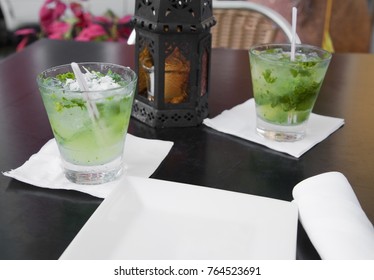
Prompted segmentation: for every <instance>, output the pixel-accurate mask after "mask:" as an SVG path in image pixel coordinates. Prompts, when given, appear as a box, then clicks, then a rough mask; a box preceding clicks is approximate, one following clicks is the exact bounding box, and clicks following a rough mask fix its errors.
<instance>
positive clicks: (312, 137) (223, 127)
mask: <svg viewBox="0 0 374 280" xmlns="http://www.w3.org/2000/svg"><path fill="white" fill-rule="evenodd" d="M203 123H204V124H205V125H207V126H209V127H211V128H214V129H216V130H218V131H221V132H224V133H227V134H231V135H234V136H237V137H240V138H243V139H246V140H249V141H252V142H255V143H258V144H261V145H264V146H266V147H268V148H270V149H273V150H276V151H279V152H283V153H287V154H289V155H291V156H294V157H296V158H299V157H300V156H301V155H303V154H304V153H305V152H307V151H308V150H309V149H311V148H312V147H313V146H314V145H316V144H317V143H319V142H321V141H322V140H324V139H326V138H327V137H328V136H329V135H330V134H331V133H333V132H334V131H336V130H337V129H338V128H339V127H341V126H342V125H343V124H344V120H343V119H339V118H332V117H326V116H321V115H317V114H314V113H312V114H311V116H310V118H309V121H308V126H307V135H306V137H305V138H304V139H302V140H300V141H296V142H277V141H272V140H268V139H265V138H263V137H261V136H259V135H258V134H257V133H256V110H255V102H254V99H253V98H252V99H249V100H247V101H246V102H244V103H242V104H240V105H237V106H235V107H234V108H232V109H230V110H226V111H223V112H222V113H221V114H220V115H218V116H216V117H215V118H212V119H208V118H207V119H205V120H204V121H203Z"/></svg>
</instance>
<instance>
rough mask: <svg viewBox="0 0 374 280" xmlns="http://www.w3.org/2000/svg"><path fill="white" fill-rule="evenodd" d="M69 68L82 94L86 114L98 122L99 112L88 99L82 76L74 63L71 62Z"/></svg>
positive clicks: (87, 89)
mask: <svg viewBox="0 0 374 280" xmlns="http://www.w3.org/2000/svg"><path fill="white" fill-rule="evenodd" d="M71 68H72V69H73V72H74V75H75V78H76V79H77V82H78V85H79V88H80V90H81V91H82V93H83V97H84V99H85V100H86V103H87V110H88V114H89V115H90V117H91V118H92V119H93V120H98V119H99V111H98V110H97V107H96V104H95V102H92V100H91V99H90V96H89V94H88V92H89V90H90V89H89V87H88V85H87V83H86V80H85V79H84V76H83V74H82V72H81V70H80V68H79V66H78V64H77V63H75V62H72V63H71Z"/></svg>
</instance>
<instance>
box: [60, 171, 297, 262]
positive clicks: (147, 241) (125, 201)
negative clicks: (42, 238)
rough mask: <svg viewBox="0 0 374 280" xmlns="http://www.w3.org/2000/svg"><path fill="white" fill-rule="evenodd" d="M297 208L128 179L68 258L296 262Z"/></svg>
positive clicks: (76, 241) (261, 199)
mask: <svg viewBox="0 0 374 280" xmlns="http://www.w3.org/2000/svg"><path fill="white" fill-rule="evenodd" d="M297 219H298V211H297V206H296V204H294V203H291V202H287V201H281V200H276V199H270V198H265V197H259V196H253V195H248V194H242V193H236V192H230V191H223V190H218V189H213V188H207V187H201V186H193V185H188V184H181V183H175V182H169V181H162V180H156V179H144V178H137V177H127V178H126V179H125V180H124V184H123V185H121V186H119V187H117V188H116V189H115V190H114V191H113V192H112V193H111V194H110V195H109V196H108V197H107V198H106V199H105V200H104V201H103V202H102V204H101V205H100V206H99V207H98V209H97V210H96V211H95V213H94V214H93V215H92V216H91V218H90V219H89V220H88V221H87V223H86V224H85V225H84V226H83V228H82V229H81V231H80V232H79V233H78V234H77V236H76V237H75V238H74V240H73V241H72V242H71V244H70V245H69V247H68V248H67V249H66V250H65V252H64V253H63V254H62V256H61V257H60V259H100V260H103V259H114V260H115V259H132V260H142V259H149V260H180V259H183V260H195V259H199V260H202V259H210V260H229V259H237V260H238V259H295V256H296V235H297Z"/></svg>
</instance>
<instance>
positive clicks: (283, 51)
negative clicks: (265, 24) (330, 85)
mask: <svg viewBox="0 0 374 280" xmlns="http://www.w3.org/2000/svg"><path fill="white" fill-rule="evenodd" d="M249 54H250V64H251V74H252V84H253V93H254V98H255V103H256V114H257V132H258V133H259V134H260V135H262V136H264V137H266V138H269V139H273V140H277V141H296V140H300V139H302V138H304V136H305V133H306V124H307V121H308V119H309V116H310V113H311V111H312V109H313V106H314V103H315V101H316V99H317V96H318V93H319V90H320V88H321V85H322V82H323V80H324V77H325V74H326V71H327V68H328V65H329V63H330V60H331V54H330V53H329V52H327V51H325V50H322V49H320V48H317V47H313V46H309V45H296V52H295V59H294V60H293V61H291V57H290V56H291V45H285V44H270V45H260V46H255V47H253V48H251V50H250V52H249Z"/></svg>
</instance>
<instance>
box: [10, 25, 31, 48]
mask: <svg viewBox="0 0 374 280" xmlns="http://www.w3.org/2000/svg"><path fill="white" fill-rule="evenodd" d="M14 34H15V35H17V36H23V38H22V39H21V41H20V42H19V43H18V45H17V47H16V51H17V52H18V51H20V50H23V49H24V48H25V47H26V46H27V44H28V42H29V41H30V38H31V37H32V36H36V31H35V30H34V29H32V28H24V29H19V30H17V31H16V32H14Z"/></svg>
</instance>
